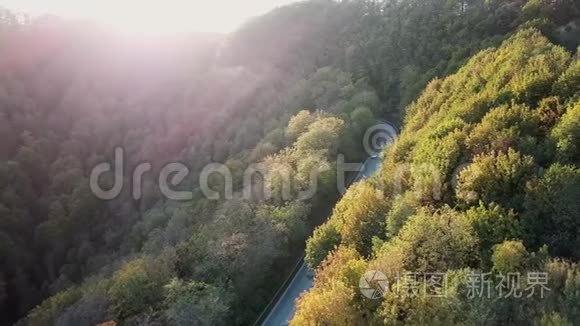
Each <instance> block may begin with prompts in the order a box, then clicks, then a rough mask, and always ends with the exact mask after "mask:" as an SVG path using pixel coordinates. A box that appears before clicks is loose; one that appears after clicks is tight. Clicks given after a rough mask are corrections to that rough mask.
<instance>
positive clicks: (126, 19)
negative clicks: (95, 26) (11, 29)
mask: <svg viewBox="0 0 580 326" xmlns="http://www.w3.org/2000/svg"><path fill="white" fill-rule="evenodd" d="M295 1H296V0H227V1H223V0H222V1H219V0H0V7H4V8H8V9H11V10H15V11H19V12H24V13H27V14H29V15H31V16H33V17H34V16H38V15H42V14H53V15H56V16H60V17H64V18H72V19H88V20H93V21H97V22H99V23H103V24H106V25H110V26H112V27H114V28H116V29H118V30H120V31H123V32H129V33H154V34H165V33H179V32H190V31H198V32H219V33H227V32H231V31H233V30H235V29H236V28H237V27H238V26H239V25H241V24H242V23H243V22H244V21H246V20H247V19H249V18H251V17H254V16H257V15H261V14H264V13H266V12H268V11H269V10H271V9H274V8H276V7H278V6H281V5H284V4H288V3H290V2H295Z"/></svg>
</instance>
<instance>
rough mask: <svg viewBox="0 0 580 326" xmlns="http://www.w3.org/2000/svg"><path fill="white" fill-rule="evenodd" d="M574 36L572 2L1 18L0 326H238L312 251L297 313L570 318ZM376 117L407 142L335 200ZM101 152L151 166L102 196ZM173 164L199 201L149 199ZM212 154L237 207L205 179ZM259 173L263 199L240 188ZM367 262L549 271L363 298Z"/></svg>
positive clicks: (477, 1) (579, 15)
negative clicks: (205, 30) (535, 277)
mask: <svg viewBox="0 0 580 326" xmlns="http://www.w3.org/2000/svg"><path fill="white" fill-rule="evenodd" d="M514 35H515V36H514ZM579 44H580V6H579V5H578V3H577V2H576V1H574V0H557V1H547V0H528V1H526V0H510V1H493V0H397V1H394V0H384V1H369V0H352V1H331V0H311V1H306V2H300V3H296V4H292V5H289V6H285V7H281V8H279V9H276V10H274V11H272V12H270V13H268V14H266V15H264V16H261V17H257V18H255V19H253V20H251V21H249V22H247V23H246V24H245V25H243V26H242V27H241V28H240V29H239V30H238V31H236V32H234V33H232V34H230V35H217V34H216V35H214V34H201V33H200V34H191V35H180V36H176V37H151V38H146V39H142V38H141V39H136V38H131V37H128V36H123V35H117V34H115V33H113V32H111V31H108V30H106V29H104V28H102V27H99V26H95V25H90V24H84V23H75V22H68V21H63V20H60V19H58V18H55V17H44V18H39V19H34V20H30V19H25V18H24V17H21V16H18V15H15V14H13V13H10V12H8V11H5V10H1V11H0V185H1V186H2V187H1V188H0V311H2V314H0V324H2V325H4V324H7V325H8V324H12V323H14V322H17V321H18V323H19V324H22V325H95V324H98V323H101V322H106V321H109V320H115V321H117V322H119V323H121V324H123V325H167V324H169V325H243V324H249V323H252V322H254V321H255V319H256V318H257V317H258V315H259V314H260V312H261V311H262V309H263V308H264V307H265V306H266V304H267V302H268V301H269V300H270V299H271V297H272V296H273V295H274V293H275V291H276V290H277V288H278V287H279V286H280V284H281V283H282V281H283V278H284V276H285V275H286V273H287V272H288V270H289V269H290V266H291V265H293V264H294V263H295V261H296V259H297V258H298V257H300V256H301V254H302V253H303V251H304V249H306V257H307V261H308V262H309V264H311V266H312V267H318V270H317V275H316V278H315V286H314V288H313V289H312V290H311V291H310V292H308V293H307V294H305V295H304V296H303V297H302V298H301V300H300V302H299V304H298V308H299V309H298V313H297V315H296V317H295V319H294V320H293V323H294V324H297V325H303V324H331V325H344V324H345V323H346V324H360V323H377V324H381V323H386V324H396V323H417V324H421V323H422V322H424V321H425V320H438V321H441V323H448V324H455V323H459V320H460V318H463V315H462V314H463V313H464V312H466V313H468V314H469V318H471V319H470V320H472V321H474V323H475V322H476V321H478V320H481V319H482V318H484V317H485V318H490V320H492V323H493V322H495V323H509V322H513V321H521V320H523V318H525V317H530V318H532V317H533V318H535V319H534V320H538V321H541V322H543V323H545V324H546V325H547V324H550V322H552V323H555V322H557V321H562V322H569V323H576V322H578V321H579V319H578V318H580V317H579V316H578V315H577V312H575V311H576V310H574V309H575V308H574V307H577V306H578V298H577V297H575V295H577V294H574V293H577V292H578V289H577V284H578V273H579V272H578V267H577V266H576V263H575V261H577V260H578V258H580V253H579V252H578V246H579V245H580V242H579V241H580V237H578V232H580V224H579V223H580V222H579V221H580V217H579V216H578V212H579V211H580V208H579V207H577V206H578V201H577V198H578V193H579V192H578V191H579V190H578V188H579V183H580V181H579V178H580V174H579V170H578V164H579V159H580V153H579V152H578V150H579V148H580V147H579V145H578V144H579V139H580V135H579V130H580V129H579V128H580V127H579V125H578V122H579V121H580V111H579V105H578V100H579V97H578V96H580V95H579V93H578V92H579V87H580V86H579V85H580V83H579V79H580V65H579V64H578V59H577V57H576V56H575V55H576V54H575V53H576V51H577V50H576V48H577V46H578V45H579ZM377 120H389V121H392V122H394V123H396V124H400V125H401V126H402V127H403V130H402V134H401V136H400V138H399V139H398V140H397V142H396V143H395V144H394V145H393V146H391V147H390V148H388V149H387V150H386V151H385V153H383V156H384V162H383V165H382V168H381V171H380V173H379V175H378V176H376V177H375V178H373V179H371V180H369V181H365V182H362V183H358V184H356V185H354V186H353V187H351V188H350V189H349V191H348V192H347V193H346V194H345V195H344V196H343V197H342V198H341V199H340V201H339V202H338V204H337V205H336V207H334V206H335V204H336V202H337V201H338V200H339V198H340V194H339V192H338V190H337V189H336V186H335V185H336V181H337V180H336V178H337V176H336V175H337V173H336V172H337V171H336V164H335V162H336V160H337V156H338V155H339V154H342V155H345V156H346V161H349V162H360V161H362V160H363V159H364V158H365V156H366V154H365V152H364V150H363V148H362V146H361V144H360V142H361V138H362V135H363V134H364V132H365V130H367V128H368V127H370V126H371V125H373V124H374V123H375V122H376V121H377ZM116 148H122V149H123V152H124V159H125V162H124V165H125V170H126V171H132V170H134V169H135V168H136V167H137V166H139V164H140V163H143V162H149V163H151V166H152V169H151V171H149V172H147V173H146V174H145V175H144V179H143V187H142V195H141V196H139V197H138V198H135V197H134V196H133V194H132V193H131V183H132V181H133V180H132V179H131V176H130V175H129V174H128V175H126V176H125V179H124V180H123V184H124V187H123V191H122V192H121V193H120V195H119V196H117V197H116V198H114V199H113V200H109V201H103V200H100V199H98V198H97V197H95V195H94V193H93V192H91V189H90V186H89V184H90V182H89V178H90V174H91V170H92V168H93V167H95V166H96V165H97V164H99V163H102V162H113V161H114V156H115V149H116ZM168 162H182V163H184V164H185V165H186V166H187V167H188V168H189V172H190V173H189V174H188V177H187V179H186V181H185V182H183V183H182V184H180V187H181V188H182V189H186V190H190V191H191V192H192V196H191V197H192V198H190V199H188V200H185V201H173V200H168V199H166V198H165V197H164V196H162V194H161V193H160V190H159V188H158V187H157V186H156V182H157V176H158V175H159V174H160V172H161V169H162V167H163V166H164V164H165V163H168ZM212 163H219V164H223V166H225V167H227V168H228V169H229V171H231V174H232V179H233V189H232V192H233V193H234V195H235V196H233V198H232V199H225V196H220V198H222V199H218V200H214V199H210V198H207V196H205V193H204V192H203V191H202V190H201V189H199V187H198V184H199V183H198V179H199V177H200V174H203V173H202V171H203V169H204V167H206V166H207V165H208V164H212ZM254 164H259V166H260V167H263V168H264V170H265V171H266V173H265V175H264V176H263V183H264V187H265V188H266V190H268V193H270V194H271V196H259V195H256V196H250V197H246V196H243V194H244V193H245V190H246V189H244V187H243V180H244V171H245V170H246V168H248V167H249V166H253V165H254ZM425 164H428V165H429V166H431V167H434V168H431V169H429V170H425V169H422V168H421V166H424V165H425ZM280 166H284V167H285V169H287V171H288V175H289V178H290V179H291V184H292V189H290V190H289V191H290V197H287V196H284V191H285V190H286V189H285V188H284V187H285V185H284V184H283V183H282V182H280V179H279V176H278V175H277V174H276V173H274V172H275V171H278V170H280ZM401 166H407V167H409V169H408V170H406V171H402V172H401V171H400V167H401ZM459 167H464V169H459ZM313 170H314V171H316V172H317V173H316V177H315V179H316V181H317V184H318V191H317V192H316V193H315V194H314V195H313V196H310V197H308V198H305V199H304V198H300V197H299V196H298V195H297V194H299V193H300V192H301V191H304V190H306V189H307V188H308V186H309V181H310V179H311V174H310V172H311V171H313ZM458 171H459V172H460V173H459V172H458ZM434 172H435V173H434ZM396 175H400V176H401V177H400V178H398V179H397V184H395V183H394V181H393V176H396ZM454 176H455V177H456V178H454ZM109 181H111V180H109V179H106V180H104V183H106V184H108V183H109ZM208 183H209V185H210V187H211V188H212V189H215V190H219V191H221V194H222V195H225V193H226V192H227V191H225V187H224V179H223V178H220V177H217V176H215V175H214V176H211V177H210V178H209V180H208ZM437 184H441V185H442V187H441V189H440V191H439V192H438V193H437V196H433V193H432V189H433V187H434V185H437ZM333 207H334V209H333ZM328 215H331V217H330V219H329V221H328V222H326V223H324V224H322V225H321V226H320V227H318V228H317V226H319V225H320V224H321V222H323V221H324V220H325V219H326V217H327V216H328ZM315 228H316V229H315ZM313 230H314V233H312V231H313ZM311 234H312V237H310V239H309V240H308V241H307V244H306V245H305V241H306V239H307V238H308V237H309V236H310V235H311ZM426 252H427V253H429V255H427V256H424V254H425V253H426ZM449 253H453V255H450V254H449ZM506 266H507V267H506ZM514 266H515V267H514ZM368 268H375V269H379V270H384V271H385V272H387V271H394V270H395V269H400V270H409V269H414V270H419V271H431V270H435V269H437V270H441V271H446V272H448V273H449V277H450V280H451V281H450V284H451V285H452V286H453V287H454V288H457V289H460V288H461V287H462V286H463V285H464V283H462V282H464V281H465V280H464V278H462V275H464V274H466V273H468V272H469V270H470V269H471V270H480V269H481V270H489V269H493V270H497V271H502V270H504V271H508V270H510V268H516V269H518V270H521V271H526V270H534V269H536V270H537V269H541V270H546V271H548V272H550V273H551V274H550V275H551V276H552V278H551V280H552V281H553V282H555V283H554V284H552V286H553V287H552V289H553V290H552V292H551V293H550V297H549V300H546V301H541V302H540V301H526V302H525V306H524V307H523V308H522V307H520V306H519V304H520V303H518V302H515V301H513V302H512V301H509V300H507V301H498V302H491V303H489V302H483V301H482V302H479V301H467V300H463V299H464V298H463V297H462V295H463V294H462V293H461V292H460V291H459V290H457V291H456V296H453V297H451V298H448V299H447V300H442V301H417V302H415V301H412V300H409V301H405V300H406V299H405V298H398V297H386V298H384V300H382V301H379V302H376V301H375V302H371V303H369V302H368V301H365V299H364V298H361V297H360V294H359V293H358V292H357V291H358V289H357V286H358V283H356V282H358V279H359V277H360V274H361V273H364V272H365V270H366V269H368ZM328 302H332V303H333V304H332V305H331V307H329V305H328ZM411 307H412V308H411ZM329 308H332V309H330V310H329ZM508 316H511V317H508ZM502 318H504V319H502ZM505 318H511V319H508V320H506V319H505ZM465 323H466V324H470V323H469V322H465Z"/></svg>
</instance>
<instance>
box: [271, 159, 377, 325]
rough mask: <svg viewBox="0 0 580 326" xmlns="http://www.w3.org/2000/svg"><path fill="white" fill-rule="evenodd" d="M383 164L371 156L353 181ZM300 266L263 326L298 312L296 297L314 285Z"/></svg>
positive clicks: (309, 273) (305, 268) (302, 264)
mask: <svg viewBox="0 0 580 326" xmlns="http://www.w3.org/2000/svg"><path fill="white" fill-rule="evenodd" d="M380 164H381V160H380V158H378V157H376V156H373V157H369V158H368V159H367V160H366V161H365V162H364V165H363V167H362V170H360V171H359V173H358V174H357V176H356V178H355V179H354V181H353V183H355V182H358V181H360V180H362V179H365V178H367V177H369V176H371V175H373V174H374V173H375V172H376V171H377V170H378V168H379V166H380ZM299 264H300V265H299V268H298V270H297V272H296V273H295V274H294V277H293V278H292V281H290V283H288V287H287V288H286V289H285V290H284V292H283V293H282V295H281V296H280V297H279V299H278V301H277V302H276V304H275V305H274V306H273V307H272V309H271V310H270V313H269V314H268V315H267V317H266V318H265V319H264V321H263V322H262V323H261V325H262V326H283V325H288V322H289V321H290V319H292V317H293V316H294V313H295V312H296V305H295V302H296V299H298V297H299V296H300V294H302V292H304V291H306V290H308V289H310V288H311V287H312V277H313V275H314V272H313V271H312V270H310V268H308V265H306V263H305V262H304V259H302V261H301V262H300V263H299Z"/></svg>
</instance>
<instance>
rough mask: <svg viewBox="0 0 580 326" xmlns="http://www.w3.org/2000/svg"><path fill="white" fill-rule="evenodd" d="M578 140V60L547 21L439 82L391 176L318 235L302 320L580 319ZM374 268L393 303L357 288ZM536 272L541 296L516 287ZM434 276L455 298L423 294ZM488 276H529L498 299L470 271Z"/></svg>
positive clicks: (365, 190) (409, 126)
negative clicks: (544, 28)
mask: <svg viewBox="0 0 580 326" xmlns="http://www.w3.org/2000/svg"><path fill="white" fill-rule="evenodd" d="M579 137H580V61H579V60H578V59H577V58H573V57H572V56H571V55H570V53H568V52H567V51H566V50H565V49H564V48H561V47H559V46H556V45H554V44H552V43H550V42H549V41H548V40H547V39H546V38H545V37H544V36H542V35H541V33H539V32H538V31H537V30H533V29H525V30H522V31H520V32H518V33H517V34H516V35H515V36H513V37H511V38H510V39H508V40H506V41H505V42H504V43H503V44H502V45H501V46H500V47H498V48H490V49H487V50H484V51H482V52H480V53H478V54H477V55H475V56H474V57H473V58H471V59H470V60H469V61H468V62H467V63H466V65H465V66H463V67H462V68H460V69H459V71H458V72H457V73H456V74H454V75H451V76H449V77H447V78H444V79H437V80H434V81H432V82H431V83H430V84H429V86H428V87H427V88H426V89H425V91H424V92H423V93H422V95H421V96H420V97H419V99H417V100H416V101H415V102H414V103H412V104H411V105H410V106H409V107H408V109H407V117H406V120H405V124H404V127H403V129H402V132H401V135H400V137H399V138H398V139H397V141H396V142H395V143H394V144H393V145H392V146H391V147H390V148H388V149H387V150H386V151H385V153H384V157H385V160H384V162H383V166H382V168H381V172H380V174H379V175H377V176H376V177H374V178H373V179H372V180H369V181H364V182H361V183H360V184H357V185H355V186H354V187H352V188H351V189H349V190H348V192H347V194H346V195H345V196H344V197H343V198H342V199H341V200H340V202H339V203H338V204H337V206H336V208H335V210H334V213H333V215H332V217H331V218H330V220H329V221H328V222H327V223H326V224H324V225H323V226H321V227H320V228H318V229H317V230H316V231H315V232H314V236H313V237H312V238H310V240H309V241H308V245H307V260H308V261H309V263H310V264H311V265H312V266H318V270H317V273H316V278H315V282H314V283H315V285H314V288H313V289H312V290H311V291H310V292H308V293H306V294H305V295H303V297H302V298H301V299H300V301H299V302H298V312H297V314H296V316H295V317H294V319H293V321H292V323H291V324H293V325H311V324H330V325H345V324H377V325H382V324H386V325H399V324H400V325H421V324H425V323H426V322H428V323H429V324H437V325H454V324H465V325H479V324H530V323H540V324H543V325H544V324H546V323H549V322H557V321H561V322H562V323H564V322H568V323H571V324H578V322H580V315H579V314H578V311H577V307H578V303H579V301H578V300H579V297H578V291H579V290H580V288H579V286H578V284H580V283H579V280H580V267H578V265H577V261H578V260H579V259H580V251H578V248H580V246H579V245H580V207H579V206H578V196H579V194H580V148H579V147H578V144H579V141H580V138H579ZM370 270H376V271H380V272H382V273H384V274H385V275H386V277H387V279H388V284H389V286H388V288H387V290H386V293H385V296H384V297H383V298H382V299H378V300H372V299H368V298H366V297H364V296H363V295H362V294H361V292H360V290H359V278H360V277H361V276H362V275H363V274H364V273H365V272H366V271H370ZM529 272H531V273H547V274H546V276H547V278H548V281H547V283H546V284H545V285H546V286H547V287H548V288H549V289H550V291H549V292H548V291H547V290H546V293H545V294H544V298H543V299H542V298H540V296H539V294H538V293H536V295H532V296H530V297H528V295H529V292H526V294H525V295H523V296H522V297H517V296H516V295H514V293H518V292H517V291H520V292H524V290H525V289H527V288H528V287H529V286H530V284H531V282H533V280H532V279H528V278H527V276H529V275H530V274H528V273H529ZM405 273H412V274H405ZM430 273H444V275H443V274H441V275H439V276H440V277H443V278H445V279H446V281H447V283H446V286H445V289H446V295H445V296H444V297H442V298H438V297H433V296H429V295H428V294H429V293H427V295H425V292H423V291H424V290H423V289H424V288H423V286H424V285H425V284H427V285H429V284H431V283H430V282H434V279H433V278H432V277H433V275H432V274H430ZM478 273H479V274H478ZM481 273H491V274H487V276H486V277H487V279H486V280H489V281H490V282H492V283H493V284H495V285H497V284H501V280H502V278H501V277H502V276H506V275H508V273H514V274H512V276H513V277H515V275H516V274H515V273H518V274H517V277H518V281H517V282H516V281H514V279H513V277H512V279H511V282H512V283H509V284H511V285H512V287H513V288H512V287H509V285H508V284H507V283H503V286H506V287H504V288H501V287H493V286H492V287H491V288H490V290H489V291H490V294H489V298H488V296H487V294H486V292H485V291H488V290H487V289H485V288H484V286H485V283H482V281H481V279H478V280H479V282H480V283H473V282H477V279H476V281H473V279H472V278H470V277H477V275H481ZM425 275H428V276H425ZM429 275H431V276H429ZM470 275H472V276H470ZM473 275H475V276H473ZM532 275H533V274H532ZM542 275H543V274H542ZM520 276H521V278H520ZM405 277H407V278H405ZM409 277H412V278H413V280H412V281H410V278H409ZM415 277H416V279H415ZM439 281H441V279H440V280H439ZM409 282H410V283H409ZM514 282H515V283H514ZM473 284H476V285H475V287H476V288H477V290H474V285H473ZM470 286H471V287H470ZM480 287H481V290H480ZM413 289H417V290H416V291H417V292H414V291H415V290H413ZM470 289H471V290H470ZM506 289H508V290H513V291H515V292H513V293H512V295H510V296H508V297H506V291H505V290H506ZM514 289H516V290H514ZM470 291H472V292H471V294H473V291H483V294H476V295H475V296H474V297H473V298H471V294H470ZM500 291H504V292H503V293H502V292H500ZM431 294H432V293H431ZM520 295H521V294H520ZM329 302H332V304H331V305H330V306H329V304H328V303H329Z"/></svg>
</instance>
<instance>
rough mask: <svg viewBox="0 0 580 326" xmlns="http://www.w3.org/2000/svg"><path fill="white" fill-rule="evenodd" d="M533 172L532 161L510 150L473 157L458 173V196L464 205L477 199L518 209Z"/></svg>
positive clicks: (530, 158) (534, 171)
mask: <svg viewBox="0 0 580 326" xmlns="http://www.w3.org/2000/svg"><path fill="white" fill-rule="evenodd" d="M535 173H536V167H535V164H534V160H533V158H532V157H531V156H524V155H522V154H520V153H518V152H516V151H515V150H513V149H511V148H510V149H509V150H508V152H507V153H491V154H486V155H480V156H476V157H475V159H474V160H473V163H472V164H471V165H469V167H467V168H466V169H465V170H463V171H462V172H461V173H460V174H459V178H458V183H457V197H458V198H459V199H460V200H462V201H464V202H466V203H475V202H477V201H479V200H481V201H483V202H484V203H492V202H496V203H499V204H502V205H505V206H506V207H514V208H515V207H518V206H519V205H520V203H521V201H522V198H521V196H522V193H523V190H524V188H525V185H526V182H527V181H528V180H531V179H532V178H533V177H534V176H535Z"/></svg>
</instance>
